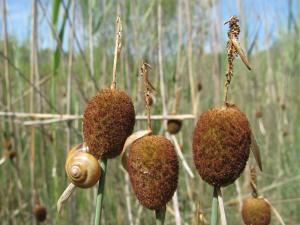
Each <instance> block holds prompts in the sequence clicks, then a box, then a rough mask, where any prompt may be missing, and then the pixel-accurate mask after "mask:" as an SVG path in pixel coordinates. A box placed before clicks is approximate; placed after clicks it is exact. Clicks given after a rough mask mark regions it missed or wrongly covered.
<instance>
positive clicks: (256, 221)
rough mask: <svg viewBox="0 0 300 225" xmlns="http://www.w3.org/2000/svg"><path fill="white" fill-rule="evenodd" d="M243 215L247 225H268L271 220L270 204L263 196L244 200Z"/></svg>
mask: <svg viewBox="0 0 300 225" xmlns="http://www.w3.org/2000/svg"><path fill="white" fill-rule="evenodd" d="M242 216H243V220H244V223H245V224H246V225H268V224H270V221H271V209H270V205H269V204H268V203H267V202H266V201H265V200H264V199H263V198H253V197H250V198H247V199H245V200H244V203H243V208H242Z"/></svg>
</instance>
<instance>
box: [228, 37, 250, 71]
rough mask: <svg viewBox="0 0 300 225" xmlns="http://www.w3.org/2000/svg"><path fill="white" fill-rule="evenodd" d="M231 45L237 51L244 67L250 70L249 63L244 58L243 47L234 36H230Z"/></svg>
mask: <svg viewBox="0 0 300 225" xmlns="http://www.w3.org/2000/svg"><path fill="white" fill-rule="evenodd" d="M230 40H231V42H232V44H233V46H234V47H235V49H236V50H237V52H238V53H239V55H240V57H241V59H242V61H243V63H244V64H245V65H246V67H247V68H248V70H251V67H250V64H249V62H248V60H247V58H246V55H245V53H244V51H243V49H242V48H241V46H240V45H239V43H238V41H237V40H236V39H235V38H231V39H230Z"/></svg>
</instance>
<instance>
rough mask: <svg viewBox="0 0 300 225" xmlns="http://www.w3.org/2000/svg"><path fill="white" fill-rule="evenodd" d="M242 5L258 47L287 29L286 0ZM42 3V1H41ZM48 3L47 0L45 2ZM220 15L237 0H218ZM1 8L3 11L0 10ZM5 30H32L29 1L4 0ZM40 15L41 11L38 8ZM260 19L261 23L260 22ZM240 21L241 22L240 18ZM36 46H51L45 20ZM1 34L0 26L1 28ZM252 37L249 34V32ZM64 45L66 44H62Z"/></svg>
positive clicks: (231, 11)
mask: <svg viewBox="0 0 300 225" xmlns="http://www.w3.org/2000/svg"><path fill="white" fill-rule="evenodd" d="M240 1H241V2H242V4H243V8H244V9H245V10H244V15H245V17H246V22H247V24H248V25H249V32H250V33H251V34H253V35H252V36H254V33H255V31H256V30H257V29H258V28H259V29H260V35H259V48H264V47H263V46H264V35H265V34H266V31H267V33H269V34H270V35H271V37H272V38H273V39H274V38H276V35H277V34H278V33H279V32H281V31H282V30H281V29H282V27H283V28H284V30H286V29H287V18H288V0H240ZM44 2H45V1H44ZM46 2H47V1H46ZM220 4H221V18H222V21H226V19H228V18H229V17H230V16H231V15H239V13H238V7H237V0H229V1H226V0H221V1H220ZM46 5H47V10H48V15H49V16H50V15H51V3H50V1H48V3H47V4H46ZM298 7H299V6H298V1H297V0H293V13H294V15H295V16H296V17H297V16H298ZM1 11H2V10H1ZM7 11H8V31H9V34H10V35H12V36H15V37H16V38H17V40H18V41H20V42H22V41H24V40H25V39H28V37H29V36H30V31H31V0H7ZM40 14H42V12H41V10H40ZM262 21H263V22H262ZM241 23H243V21H241ZM39 24H40V25H39V29H40V32H39V45H40V47H41V48H44V47H53V46H55V45H54V40H53V38H52V37H51V35H50V34H51V30H50V28H49V26H48V24H47V22H46V20H45V19H42V17H40V21H39ZM226 32H227V26H222V34H223V35H224V38H225V37H226ZM1 36H2V27H1ZM250 40H251V35H250ZM65 47H66V46H65Z"/></svg>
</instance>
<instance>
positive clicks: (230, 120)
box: [193, 106, 251, 186]
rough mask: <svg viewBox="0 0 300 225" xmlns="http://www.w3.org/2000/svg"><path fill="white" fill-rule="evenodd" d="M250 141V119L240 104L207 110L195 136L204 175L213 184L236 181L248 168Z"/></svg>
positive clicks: (195, 152)
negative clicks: (238, 106) (238, 105)
mask: <svg viewBox="0 0 300 225" xmlns="http://www.w3.org/2000/svg"><path fill="white" fill-rule="evenodd" d="M250 144H251V130H250V127H249V122H248V120H247V118H246V116H245V115H244V113H242V112H241V111H240V110H239V109H238V108H237V107H235V106H230V107H221V108H213V109H211V110H209V111H207V112H204V113H203V114H202V115H201V116H200V118H199V120H198V122H197V125H196V127H195V130H194V136H193V157H194V162H195V165H196V168H197V170H198V172H199V174H200V176H201V177H202V179H203V180H205V181H206V182H208V183H209V184H211V185H213V186H227V185H229V184H231V183H232V182H234V181H235V180H236V179H237V178H238V177H239V176H240V174H241V172H242V171H243V170H244V168H245V165H246V162H247V160H248V157H249V150H250Z"/></svg>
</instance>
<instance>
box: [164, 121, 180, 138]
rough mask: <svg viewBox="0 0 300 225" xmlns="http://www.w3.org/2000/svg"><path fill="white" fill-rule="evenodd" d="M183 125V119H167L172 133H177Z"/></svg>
mask: <svg viewBox="0 0 300 225" xmlns="http://www.w3.org/2000/svg"><path fill="white" fill-rule="evenodd" d="M181 127H182V121H181V120H174V119H173V120H168V121H167V130H168V132H169V133H170V134H177V133H178V132H179V131H180V129H181Z"/></svg>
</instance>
